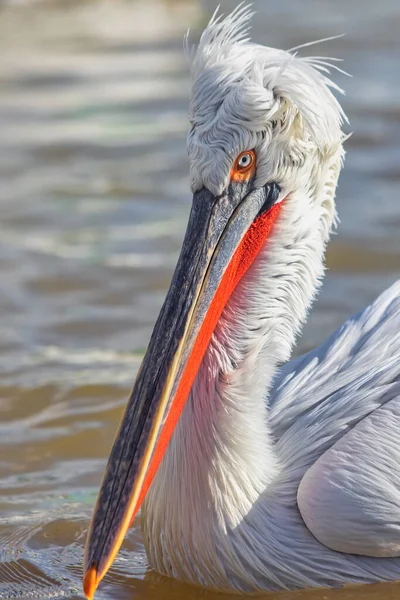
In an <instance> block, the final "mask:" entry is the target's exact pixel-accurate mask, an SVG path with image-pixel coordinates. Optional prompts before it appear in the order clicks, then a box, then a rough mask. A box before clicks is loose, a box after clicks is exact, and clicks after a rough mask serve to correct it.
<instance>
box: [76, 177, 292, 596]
mask: <svg viewBox="0 0 400 600" xmlns="http://www.w3.org/2000/svg"><path fill="white" fill-rule="evenodd" d="M278 195H279V188H278V187H277V186H276V185H275V184H271V185H267V186H264V187H260V188H254V189H252V190H251V182H247V183H241V182H239V183H238V182H234V183H232V184H231V185H230V186H229V189H228V190H227V192H226V193H224V194H222V195H221V196H218V197H215V196H214V195H213V194H211V192H209V191H208V190H207V189H205V188H203V189H202V190H200V191H198V192H196V193H195V194H194V197H193V205H192V210H191V214H190V218H189V223H188V227H187V231H186V235H185V239H184V242H183V247H182V251H181V254H180V257H179V260H178V264H177V267H176V270H175V273H174V276H173V279H172V283H171V287H170V289H169V291H168V295H167V297H166V300H165V302H164V305H163V307H162V309H161V312H160V315H159V317H158V320H157V322H156V325H155V328H154V331H153V334H152V336H151V340H150V344H149V347H148V349H147V352H146V355H145V357H144V359H143V363H142V366H141V368H140V370H139V373H138V375H137V378H136V382H135V384H134V387H133V390H132V392H131V395H130V398H129V402H128V405H127V407H126V410H125V414H124V416H123V419H122V422H121V425H120V428H119V431H118V434H117V437H116V439H115V442H114V446H113V448H112V451H111V455H110V458H109V460H108V465H107V468H106V471H105V474H104V478H103V482H102V485H101V488H100V492H99V496H98V499H97V504H96V507H95V509H94V514H93V517H92V522H91V525H90V529H89V533H88V537H87V542H86V551H85V567H84V571H85V576H84V585H83V587H84V592H85V594H86V596H87V598H89V599H91V598H92V597H93V595H94V592H95V590H96V588H97V586H98V584H99V582H100V580H101V579H102V578H103V577H104V575H105V573H106V572H107V571H108V569H109V568H110V566H111V564H112V562H113V561H114V559H115V556H116V554H117V552H118V550H119V548H120V546H121V544H122V541H123V539H124V536H125V534H126V532H127V529H128V528H129V526H130V524H131V523H132V521H133V519H134V517H135V515H136V513H137V511H138V510H139V507H140V505H141V503H142V501H143V499H144V497H145V495H146V493H147V491H148V489H149V487H150V484H151V482H152V480H153V477H154V475H155V473H156V471H157V469H158V467H159V465H160V462H161V460H162V457H163V455H164V452H165V450H166V448H167V446H168V443H169V441H170V439H171V436H172V434H173V431H174V428H175V426H176V423H177V421H178V419H179V416H180V414H181V412H182V409H183V406H184V404H185V401H186V399H187V397H188V395H189V392H190V389H191V387H192V384H193V381H194V379H195V377H196V374H197V371H198V369H199V366H200V363H201V361H202V359H203V356H204V353H205V351H206V349H207V346H208V343H209V341H210V338H211V335H212V333H213V331H214V329H215V326H216V324H217V322H218V319H219V318H220V316H221V313H222V311H223V309H224V307H225V305H226V303H227V301H228V299H229V297H230V295H231V294H232V292H233V290H234V289H235V287H236V285H237V284H238V282H239V281H240V279H241V277H242V276H243V275H244V273H245V272H246V270H247V269H248V268H249V266H250V264H251V263H252V261H253V260H254V258H255V257H256V255H257V253H258V251H259V250H260V248H261V247H262V245H263V244H264V242H265V239H266V237H267V235H268V233H269V231H270V229H271V226H272V224H273V222H274V220H275V218H276V216H277V214H278V212H279V207H280V204H278V203H277V202H276V201H277V196H278Z"/></svg>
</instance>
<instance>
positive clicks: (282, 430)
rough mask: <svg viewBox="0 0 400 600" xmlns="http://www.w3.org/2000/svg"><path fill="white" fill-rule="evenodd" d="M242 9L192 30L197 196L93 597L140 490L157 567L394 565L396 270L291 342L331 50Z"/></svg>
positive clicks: (114, 480) (133, 423)
mask: <svg viewBox="0 0 400 600" xmlns="http://www.w3.org/2000/svg"><path fill="white" fill-rule="evenodd" d="M251 16H252V14H251V12H250V10H249V8H248V7H245V6H239V8H237V9H236V10H235V11H234V12H233V13H231V14H230V15H228V16H227V17H226V18H224V19H223V18H222V17H218V16H214V17H213V18H212V20H211V21H210V23H209V24H208V26H207V28H206V29H205V31H204V33H203V35H202V37H201V39H200V41H199V43H198V45H197V48H194V49H193V48H189V46H188V44H186V51H187V54H188V56H189V61H190V65H191V74H192V93H191V100H190V109H189V116H190V123H191V127H190V131H189V134H188V154H189V160H190V174H191V188H192V192H193V204H192V209H191V213H190V217H189V223H188V226H187V231H186V235H185V238H184V241H183V247H182V250H181V254H180V257H179V259H178V264H177V267H176V270H175V273H174V275H173V279H172V283H171V286H170V289H169V291H168V294H167V297H166V300H165V302H164V305H163V307H162V309H161V312H160V315H159V317H158V320H157V322H156V324H155V328H154V331H153V334H152V336H151V339H150V343H149V346H148V349H147V352H146V355H145V357H144V359H143V363H142V366H141V368H140V370H139V373H138V375H137V378H136V382H135V384H134V387H133V390H132V392H131V396H130V399H129V402H128V405H127V408H126V411H125V414H124V416H123V419H122V422H121V425H120V429H119V431H118V434H117V437H116V440H115V442H114V446H113V448H112V451H111V455H110V458H109V461H108V466H107V468H106V471H105V475H104V479H103V482H102V485H101V489H100V492H99V496H98V500H97V504H96V507H95V510H94V514H93V518H92V522H91V526H90V529H89V533H88V539H87V544H86V552H85V567H84V571H85V575H84V591H85V594H86V596H87V597H88V598H89V599H91V598H92V597H93V594H94V592H95V590H96V587H97V586H98V584H99V582H100V580H101V579H102V577H103V576H104V574H105V573H106V572H107V570H108V569H109V567H110V565H111V564H112V562H113V560H114V558H115V556H116V554H117V552H118V550H119V548H120V546H121V544H122V541H123V539H124V536H125V534H126V532H127V529H128V528H129V526H130V524H131V523H132V521H133V519H134V517H135V515H136V514H137V512H138V510H139V507H140V506H142V513H141V515H142V516H141V519H142V531H143V538H144V542H145V546H146V551H147V556H148V561H149V565H150V567H151V568H152V569H154V570H156V571H157V572H159V573H162V574H164V575H166V576H170V577H174V578H177V579H181V580H186V581H188V582H191V583H193V584H197V585H201V586H206V587H209V588H214V589H218V590H226V591H228V590H231V591H232V590H235V591H238V592H244V593H246V592H255V591H260V590H280V589H297V588H304V587H310V586H316V587H318V586H340V585H341V584H344V583H350V582H352V583H372V582H378V581H393V580H396V579H398V578H400V427H399V425H400V283H399V282H398V283H396V284H394V285H393V286H392V287H391V288H389V289H388V290H387V291H385V292H384V293H383V294H382V295H381V296H380V297H379V298H378V299H377V300H376V301H375V302H373V304H371V305H370V306H369V307H368V308H366V309H365V310H364V311H363V312H361V313H360V314H358V315H356V316H354V317H353V318H351V319H350V320H348V321H347V322H346V323H345V324H344V325H343V326H342V327H341V328H340V329H339V330H338V331H336V332H335V333H334V334H333V335H332V336H331V337H330V338H329V339H328V340H327V341H326V342H324V343H323V344H322V345H321V346H320V347H318V348H317V349H315V350H313V351H311V352H309V353H308V354H306V355H304V356H301V357H300V358H296V359H295V360H292V361H291V362H288V360H289V358H290V353H291V350H292V347H293V345H294V342H295V339H296V337H297V335H298V333H299V331H300V329H301V326H302V324H303V323H304V321H305V318H306V316H307V313H308V310H309V308H310V305H311V303H312V301H313V299H314V297H315V295H316V291H317V290H318V288H319V287H320V283H321V278H322V276H323V273H324V253H325V247H326V244H327V242H328V239H329V236H330V233H331V230H332V228H333V226H334V225H335V221H336V212H335V203H334V196H335V190H336V184H337V180H338V176H339V172H340V170H341V166H342V162H343V157H344V151H343V142H344V139H345V135H344V133H343V131H342V126H343V123H344V120H345V115H344V113H343V111H342V109H341V107H340V105H339V103H338V101H337V99H336V98H335V96H334V94H333V92H332V88H336V89H338V88H337V87H336V86H335V85H334V83H333V82H332V81H331V80H330V79H329V77H328V75H327V73H326V69H327V68H328V65H327V59H325V58H323V57H319V58H300V57H298V56H297V55H296V54H293V53H292V52H286V51H283V50H276V49H272V48H267V47H264V46H260V45H256V44H253V43H251V42H250V40H249V38H248V37H247V31H248V26H249V20H250V18H251ZM359 205H360V209H361V207H362V200H361V201H360V204H359Z"/></svg>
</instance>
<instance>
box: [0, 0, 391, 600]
mask: <svg viewBox="0 0 400 600" xmlns="http://www.w3.org/2000/svg"><path fill="white" fill-rule="evenodd" d="M222 4H223V7H224V8H225V9H226V8H227V7H229V6H231V7H232V6H233V4H232V3H228V2H223V3H222ZM213 8H214V0H213V1H211V0H208V1H207V2H206V3H204V4H203V5H201V4H199V3H197V2H196V1H195V0H192V1H187V2H178V1H172V0H171V1H169V2H167V1H166V0H165V1H162V0H148V1H147V2H145V3H142V2H129V1H123V0H113V1H111V0H110V1H106V0H104V1H100V0H97V1H94V0H92V1H89V0H88V1H83V0H80V1H73V0H69V2H65V0H64V1H61V0H59V1H58V2H57V1H54V2H46V3H44V2H26V3H22V2H19V3H17V2H15V3H3V4H1V6H0V130H1V136H0V180H1V188H0V202H1V221H0V246H1V250H0V307H1V315H2V327H1V330H2V334H1V338H0V411H1V417H0V598H58V597H69V598H72V597H74V596H76V597H78V596H79V595H80V589H81V563H82V553H83V543H84V538H85V531H86V528H87V525H88V519H89V515H90V514H91V509H92V505H93V502H94V500H95V497H96V493H97V489H98V485H99V482H100V478H101V474H102V471H103V468H104V464H105V460H106V457H107V455H108V452H109V449H110V445H111V443H112V439H113V435H114V432H115V429H116V427H117V424H118V422H119V418H120V415H121V411H122V408H123V406H124V403H125V401H126V398H127V395H128V392H129V389H130V386H131V384H132V381H133V378H134V375H135V372H136V370H137V368H138V364H139V361H140V357H141V355H142V353H143V349H144V347H145V346H146V344H147V341H148V338H149V335H150V332H151V328H152V325H153V323H154V320H155V318H156V315H157V313H158V309H159V307H160V304H161V302H162V299H163V296H164V294H165V291H166V288H167V286H168V283H169V280H170V277H171V272H172V269H173V266H174V263H175V261H176V257H177V253H178V250H179V247H180V243H181V240H182V236H183V231H184V227H185V222H186V218H187V214H188V211H189V204H190V194H189V193H188V177H187V173H188V165H187V159H186V153H185V144H184V138H185V132H186V128H187V116H186V111H187V98H188V89H189V78H188V71H187V65H186V63H185V60H184V58H183V55H182V51H181V47H182V42H181V40H182V36H183V33H184V31H185V29H186V28H187V26H189V25H190V26H191V27H192V29H193V30H194V33H193V36H194V38H195V37H196V31H198V30H199V28H201V27H202V25H203V24H204V23H205V22H206V19H207V16H208V15H209V14H210V12H211V11H212V9H213ZM256 8H257V9H258V10H259V15H258V17H257V20H256V23H255V27H254V38H255V39H256V40H257V41H261V42H265V43H267V44H269V45H278V46H281V47H286V48H289V47H292V46H295V45H297V44H299V43H302V42H306V41H310V40H314V39H318V38H321V37H326V36H330V35H334V34H338V33H342V32H345V33H347V36H346V37H345V38H342V39H340V40H336V41H332V42H329V43H327V44H326V45H325V46H324V48H323V54H327V55H334V56H339V57H341V58H344V59H345V68H346V69H347V70H348V71H350V72H351V73H352V74H353V75H354V78H353V79H347V78H345V77H344V76H342V75H338V76H337V77H336V81H337V82H338V83H339V84H340V85H342V86H344V87H346V90H347V96H346V98H345V99H344V100H343V104H344V106H345V109H346V111H347V113H348V115H349V118H350V120H351V125H350V127H349V128H348V131H351V130H353V131H354V135H353V137H352V138H350V140H349V141H348V142H347V145H346V146H347V150H348V156H347V159H346V168H345V170H344V172H343V175H342V177H341V181H340V189H339V195H338V208H339V214H340V217H341V220H342V224H341V226H340V229H339V235H338V236H336V237H335V238H334V240H333V242H332V244H331V246H330V250H329V255H328V265H329V271H328V275H327V279H326V282H325V285H324V289H323V292H322V294H321V296H320V300H319V302H318V303H317V305H316V307H315V309H314V311H313V314H312V317H311V318H310V321H309V323H308V325H307V327H306V329H305V333H304V336H303V338H302V340H301V341H300V344H299V350H298V351H303V350H305V349H308V348H310V347H312V346H313V345H315V344H316V343H318V342H319V341H321V340H322V339H323V338H324V337H326V335H327V334H329V333H330V332H331V331H332V329H333V328H334V327H335V326H336V325H338V324H340V323H341V322H342V321H343V320H344V319H345V318H346V317H348V316H349V315H350V314H352V313H353V312H354V311H356V310H358V309H359V308H361V307H362V306H364V305H365V304H367V303H368V302H369V301H371V300H372V299H373V298H374V297H375V296H376V295H377V294H378V293H379V292H380V291H381V290H382V289H384V288H385V287H386V286H387V285H389V284H390V283H391V282H392V281H394V280H395V279H396V278H397V277H398V276H399V275H400V237H399V236H398V228H399V225H400V203H399V194H398V183H399V180H400V170H399V156H400V71H399V69H398V64H399V59H400V40H399V35H398V32H399V30H400V4H399V3H398V2H397V0H386V1H385V2H380V3H372V2H371V3H368V5H367V3H366V2H365V1H364V0H351V1H348V0H336V2H327V1H323V0H303V1H302V2H296V0H284V1H281V2H275V1H273V0H271V1H270V2H268V3H267V2H264V0H259V2H256ZM311 51H312V49H310V50H309V52H311ZM314 52H316V53H319V54H321V49H319V48H317V49H316V50H314ZM398 593H399V588H398V587H396V586H394V585H393V586H372V587H368V588H364V589H362V588H360V589H359V590H356V591H354V590H353V589H352V588H351V589H349V590H347V591H346V590H345V591H339V592H338V591H334V592H326V591H323V592H321V591H314V592H308V591H307V592H302V593H300V595H298V594H296V595H291V594H281V595H280V596H279V598H280V599H281V600H287V599H289V598H297V597H299V598H303V599H304V598H307V599H308V600H313V599H318V600H322V598H327V599H328V598H329V599H331V598H332V599H333V598H340V599H341V600H349V599H350V598H352V599H353V598H358V599H361V598H363V599H364V598H365V599H368V600H372V599H378V598H379V599H381V598H385V599H386V600H389V598H395V597H397V596H398ZM98 597H99V598H103V599H110V598H118V599H120V598H121V599H122V598H135V599H137V600H145V599H146V600H149V599H153V598H154V599H156V598H157V599H158V598H167V599H169V600H172V599H175V598H176V599H182V600H183V599H187V598H191V599H193V600H201V599H203V598H208V599H210V598H211V599H212V598H214V597H215V598H217V597H218V596H215V595H214V594H210V593H206V592H203V591H200V590H196V589H195V588H192V587H190V586H186V585H184V584H182V583H179V582H174V581H170V580H167V579H164V578H161V577H159V576H157V575H156V574H154V573H151V572H148V570H147V567H146V557H145V553H144V550H143V546H142V543H141V537H140V523H139V521H136V523H135V526H134V527H133V528H132V529H131V530H130V533H129V535H128V538H127V541H126V544H125V545H124V549H123V551H122V552H121V554H120V555H119V557H118V559H117V561H116V563H115V566H114V567H113V568H112V569H111V571H110V573H109V574H108V575H107V577H106V578H105V581H104V584H103V585H102V586H101V588H100V591H99V594H98ZM269 597H271V596H269Z"/></svg>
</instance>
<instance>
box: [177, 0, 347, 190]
mask: <svg viewBox="0 0 400 600" xmlns="http://www.w3.org/2000/svg"><path fill="white" fill-rule="evenodd" d="M253 14H254V13H253V12H252V11H251V10H250V8H249V7H248V6H245V5H243V4H241V5H239V6H238V7H237V8H236V10H234V11H233V12H232V13H231V14H229V15H228V16H227V17H225V18H224V19H223V18H222V15H217V12H216V13H214V15H213V17H212V19H211V21H210V22H209V24H208V26H207V28H206V29H205V31H204V32H203V34H202V36H201V38H200V41H199V43H198V46H197V48H196V47H189V44H188V38H187V37H186V39H185V52H186V55H187V57H188V60H189V62H190V66H191V73H192V95H191V102H190V109H189V117H190V122H191V125H192V128H191V130H190V132H189V136H188V152H189V158H190V162H191V175H192V188H193V190H195V189H198V188H199V187H202V185H207V187H209V188H210V189H211V191H214V192H216V193H220V192H221V191H222V189H223V187H224V186H225V185H226V184H227V181H228V175H229V171H230V168H231V166H232V161H233V160H234V159H235V158H236V156H237V154H238V153H240V152H242V151H243V150H246V149H247V148H255V149H256V150H262V152H259V153H258V154H259V155H260V154H263V155H264V157H265V158H264V162H263V163H261V164H260V163H258V169H257V175H258V179H259V181H258V182H257V183H265V181H267V180H268V179H269V178H272V177H273V176H276V173H277V170H278V169H279V171H280V172H281V176H282V177H283V183H284V178H285V169H286V168H288V167H289V163H295V164H296V166H298V165H299V164H300V163H301V162H302V160H303V159H304V157H305V155H306V154H307V153H309V152H311V151H313V150H314V149H318V150H319V151H320V152H321V153H322V154H329V153H332V152H335V151H336V150H337V148H338V146H339V145H340V144H341V142H342V141H343V133H342V131H341V126H342V124H343V121H344V120H346V117H345V114H344V112H343V110H342V108H341V107H340V104H339V103H338V101H337V100H336V98H335V96H334V95H333V94H332V91H331V89H334V90H336V91H338V92H342V90H341V89H340V88H339V87H338V86H337V85H336V84H335V83H334V82H332V81H331V80H330V79H329V78H328V77H327V74H329V68H334V69H338V67H336V65H334V64H331V62H332V60H333V59H326V58H325V57H312V58H300V57H298V56H297V55H296V54H292V53H290V52H288V51H285V50H278V49H274V48H268V47H265V46H261V45H258V44H253V43H252V42H251V41H250V38H249V37H248V31H249V28H250V20H251V17H252V16H253ZM338 70H340V69H338ZM268 145H269V146H271V151H270V152H267V151H266V146H268ZM262 179H263V180H264V181H261V180H262Z"/></svg>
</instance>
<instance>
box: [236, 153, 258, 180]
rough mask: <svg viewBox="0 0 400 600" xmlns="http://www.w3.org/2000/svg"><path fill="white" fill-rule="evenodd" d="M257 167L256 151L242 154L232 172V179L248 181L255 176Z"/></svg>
mask: <svg viewBox="0 0 400 600" xmlns="http://www.w3.org/2000/svg"><path fill="white" fill-rule="evenodd" d="M255 167H256V154H255V152H254V150H245V151H244V152H241V153H240V154H239V156H238V157H237V159H236V160H235V163H234V165H233V167H232V170H231V179H233V180H234V181H242V182H243V181H247V180H248V179H250V177H252V175H253V174H254V171H255Z"/></svg>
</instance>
